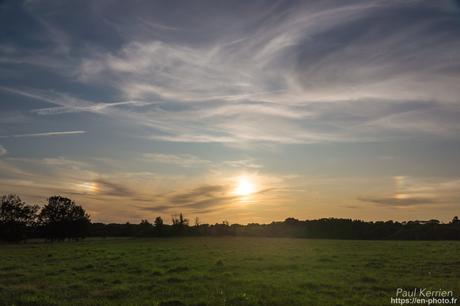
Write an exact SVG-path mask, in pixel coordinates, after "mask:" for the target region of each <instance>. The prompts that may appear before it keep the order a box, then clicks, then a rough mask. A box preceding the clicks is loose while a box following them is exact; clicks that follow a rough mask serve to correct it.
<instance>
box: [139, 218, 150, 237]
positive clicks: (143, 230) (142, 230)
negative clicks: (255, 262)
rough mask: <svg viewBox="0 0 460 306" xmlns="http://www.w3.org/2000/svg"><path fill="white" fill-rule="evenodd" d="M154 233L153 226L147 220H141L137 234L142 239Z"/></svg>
mask: <svg viewBox="0 0 460 306" xmlns="http://www.w3.org/2000/svg"><path fill="white" fill-rule="evenodd" d="M152 232H153V226H152V224H151V223H150V222H149V221H148V220H147V219H143V220H141V223H140V224H139V228H138V233H137V234H138V235H139V236H142V237H147V236H150V235H151V234H152Z"/></svg>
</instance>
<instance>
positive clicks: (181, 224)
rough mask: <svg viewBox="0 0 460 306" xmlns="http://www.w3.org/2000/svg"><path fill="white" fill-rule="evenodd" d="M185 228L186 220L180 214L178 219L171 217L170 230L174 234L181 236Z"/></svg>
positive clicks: (186, 225)
mask: <svg viewBox="0 0 460 306" xmlns="http://www.w3.org/2000/svg"><path fill="white" fill-rule="evenodd" d="M187 227H188V219H186V218H184V216H183V215H182V213H180V214H179V217H176V216H173V217H172V229H173V232H174V233H175V234H183V233H184V232H185V229H186V228H187Z"/></svg>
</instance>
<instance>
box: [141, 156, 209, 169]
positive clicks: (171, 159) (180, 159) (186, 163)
mask: <svg viewBox="0 0 460 306" xmlns="http://www.w3.org/2000/svg"><path fill="white" fill-rule="evenodd" d="M142 156H143V158H144V159H147V160H150V161H153V162H156V163H160V164H168V165H176V166H180V167H185V168H192V167H201V166H206V165H210V164H211V161H209V160H205V159H200V158H198V157H197V156H195V155H191V154H179V155H175V154H161V153H145V154H143V155H142Z"/></svg>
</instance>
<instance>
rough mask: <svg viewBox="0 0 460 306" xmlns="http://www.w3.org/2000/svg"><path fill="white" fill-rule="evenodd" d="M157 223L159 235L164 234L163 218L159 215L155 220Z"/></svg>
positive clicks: (156, 230) (156, 227)
mask: <svg viewBox="0 0 460 306" xmlns="http://www.w3.org/2000/svg"><path fill="white" fill-rule="evenodd" d="M153 223H154V224H155V232H156V234H157V236H162V235H163V219H162V218H161V217H160V216H158V217H156V218H155V221H154V222H153Z"/></svg>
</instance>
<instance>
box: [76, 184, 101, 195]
mask: <svg viewBox="0 0 460 306" xmlns="http://www.w3.org/2000/svg"><path fill="white" fill-rule="evenodd" d="M77 187H78V189H79V190H80V191H83V192H85V193H96V192H97V191H98V190H99V188H98V187H97V184H96V183H93V182H85V183H81V184H78V185H77Z"/></svg>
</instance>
